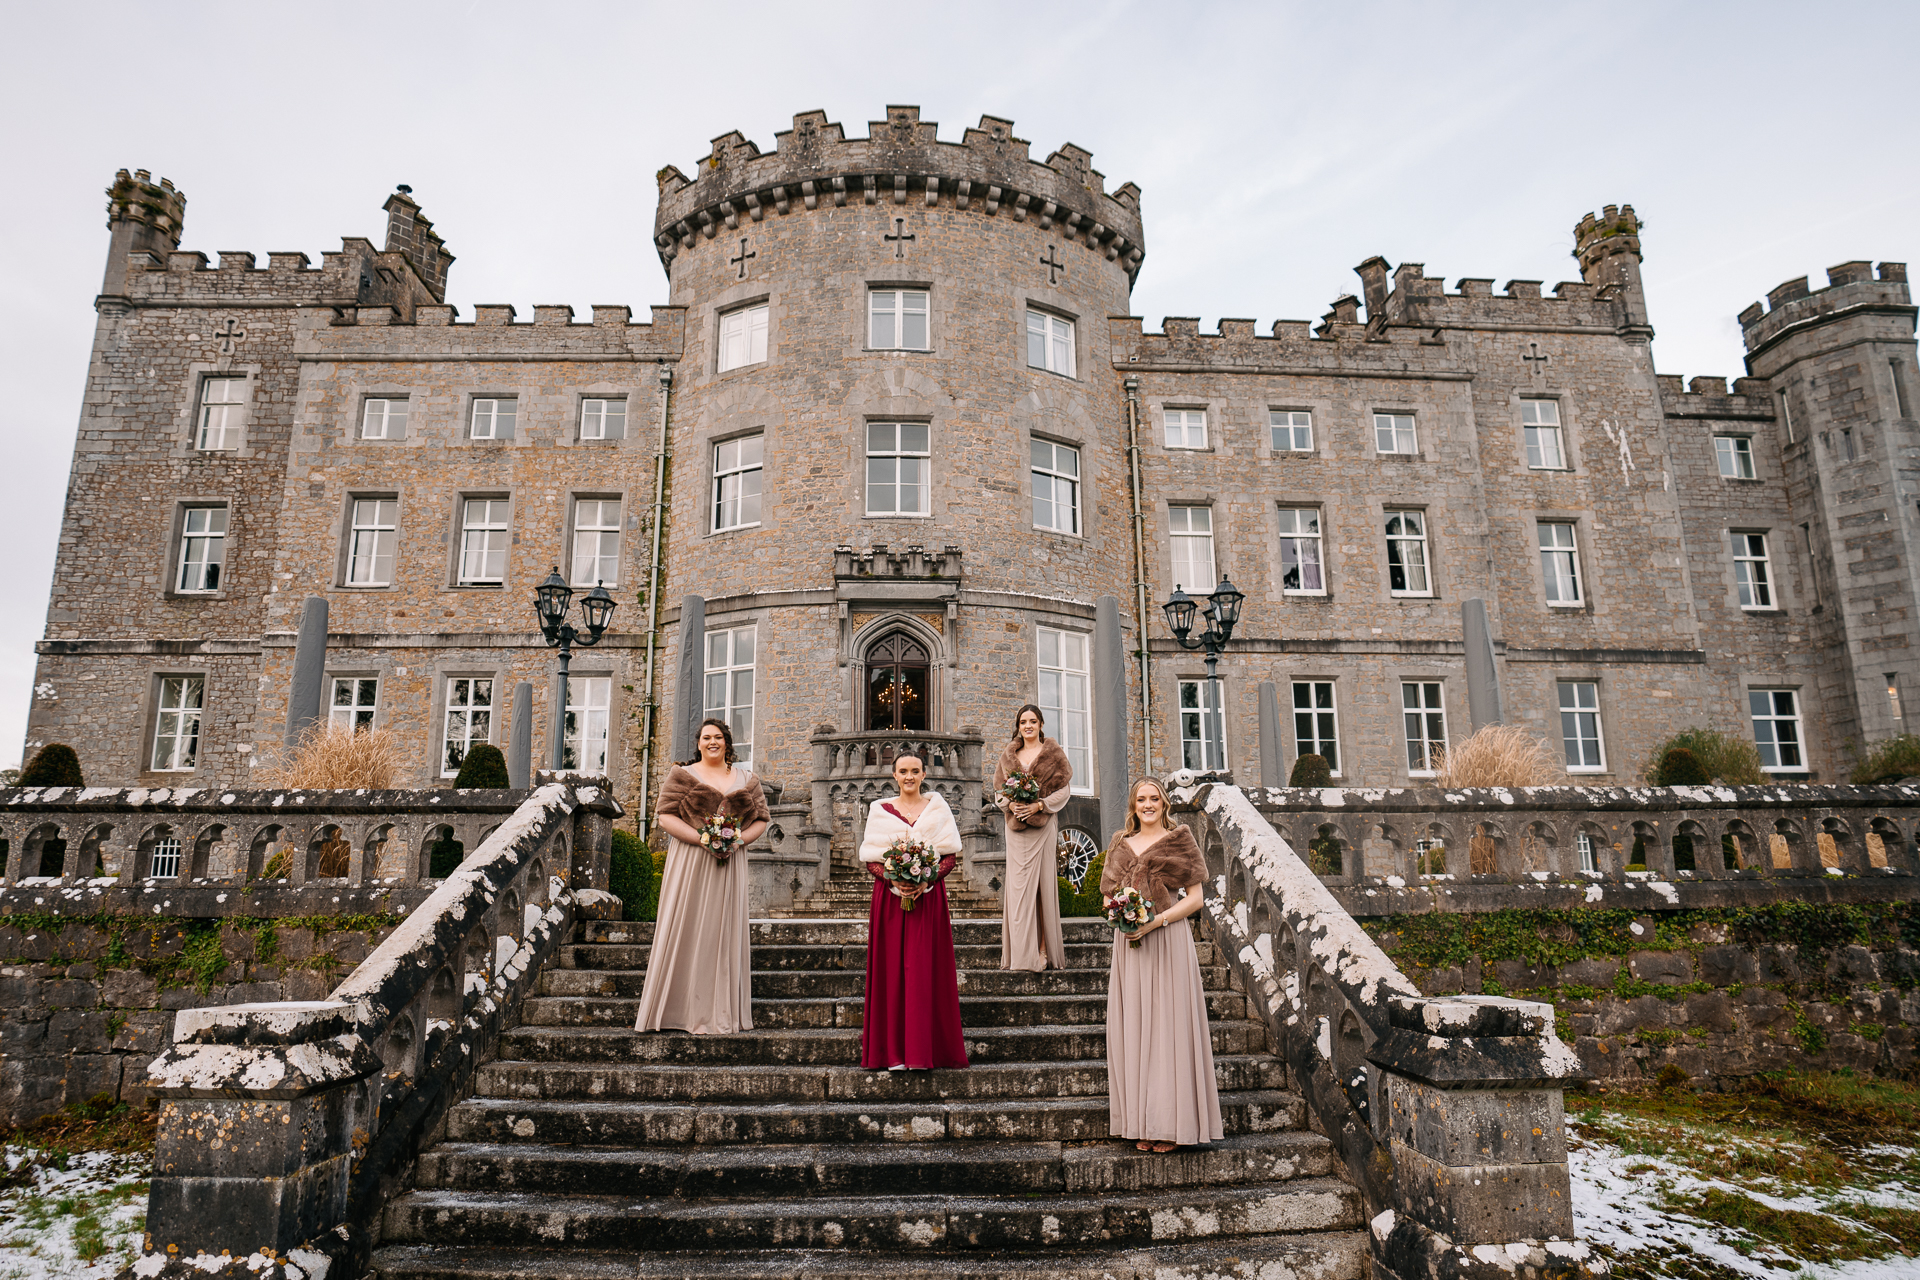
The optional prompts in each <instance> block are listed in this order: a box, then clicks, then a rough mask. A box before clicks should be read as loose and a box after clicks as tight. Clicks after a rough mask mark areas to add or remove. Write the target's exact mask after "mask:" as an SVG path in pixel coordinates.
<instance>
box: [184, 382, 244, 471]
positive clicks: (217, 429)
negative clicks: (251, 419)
mask: <svg viewBox="0 0 1920 1280" xmlns="http://www.w3.org/2000/svg"><path fill="white" fill-rule="evenodd" d="M246 390H247V380H246V379H245V378H207V379H204V380H203V381H202V382H201V383H200V433H199V440H198V443H197V445H196V446H195V447H196V448H200V449H205V450H207V451H208V452H210V453H211V452H216V451H219V450H225V449H238V448H239V447H240V420H241V415H242V414H244V413H245V412H246Z"/></svg>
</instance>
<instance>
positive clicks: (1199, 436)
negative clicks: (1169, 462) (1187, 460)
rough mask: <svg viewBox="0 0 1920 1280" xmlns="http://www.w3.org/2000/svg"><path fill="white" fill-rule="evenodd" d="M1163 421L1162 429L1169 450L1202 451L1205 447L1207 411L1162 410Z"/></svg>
mask: <svg viewBox="0 0 1920 1280" xmlns="http://www.w3.org/2000/svg"><path fill="white" fill-rule="evenodd" d="M1161 416H1162V418H1164V419H1165V421H1164V423H1163V429H1164V430H1165V432H1166V441H1167V448H1169V449H1204V448H1206V447H1207V411H1206V410H1205V409H1163V410H1162V411H1161Z"/></svg>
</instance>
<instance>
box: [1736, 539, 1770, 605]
mask: <svg viewBox="0 0 1920 1280" xmlns="http://www.w3.org/2000/svg"><path fill="white" fill-rule="evenodd" d="M1727 546H1728V550H1729V551H1730V552H1731V554H1732V556H1733V589H1734V594H1735V596H1736V598H1737V599H1738V600H1739V601H1740V608H1741V609H1742V611H1744V612H1747V613H1770V612H1772V611H1773V610H1775V609H1778V608H1779V607H1780V606H1779V603H1778V601H1777V600H1776V599H1775V594H1776V593H1775V592H1774V589H1773V561H1772V557H1771V556H1770V555H1769V554H1768V549H1767V535H1766V534H1765V533H1754V532H1751V531H1748V530H1742V529H1735V530H1732V531H1730V532H1729V533H1728V534H1727ZM1756 548H1757V549H1756Z"/></svg>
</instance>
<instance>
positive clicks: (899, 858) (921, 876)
mask: <svg viewBox="0 0 1920 1280" xmlns="http://www.w3.org/2000/svg"><path fill="white" fill-rule="evenodd" d="M880 870H881V873H882V874H883V875H885V876H886V878H887V879H889V880H891V881H893V882H894V883H895V884H911V885H921V886H923V887H924V886H926V885H930V884H932V883H933V882H934V881H935V880H938V879H939V878H940V855H938V854H936V853H935V852H934V851H933V849H932V847H931V846H929V845H927V844H926V843H925V842H923V841H920V840H915V839H914V838H913V837H912V836H895V837H894V839H893V843H892V844H891V845H890V846H888V848H887V851H886V852H885V853H883V854H881V855H880ZM917 901H919V899H918V898H901V899H900V909H901V910H902V911H911V910H913V904H914V903H915V902H917Z"/></svg>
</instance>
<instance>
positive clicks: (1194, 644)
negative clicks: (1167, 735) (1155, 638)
mask: <svg viewBox="0 0 1920 1280" xmlns="http://www.w3.org/2000/svg"><path fill="white" fill-rule="evenodd" d="M1246 598H1247V596H1246V593H1245V592H1243V591H1241V590H1240V589H1238V588H1237V587H1235V586H1234V585H1233V581H1232V580H1231V579H1229V578H1228V577H1226V576H1225V575H1224V574H1223V575H1221V578H1220V585H1219V586H1217V587H1215V588H1214V589H1213V594H1212V595H1210V596H1208V597H1207V607H1206V608H1205V609H1203V610H1200V611H1201V612H1202V613H1204V614H1205V615H1206V618H1207V629H1206V630H1205V631H1202V632H1201V633H1200V634H1199V636H1198V637H1196V638H1194V639H1191V640H1189V639H1188V638H1187V637H1188V636H1189V634H1191V632H1192V631H1193V615H1194V611H1195V610H1196V609H1198V608H1199V601H1197V600H1195V599H1194V598H1193V597H1192V596H1190V595H1188V594H1187V593H1186V592H1184V591H1182V590H1181V589H1180V584H1179V583H1177V582H1176V583H1174V585H1173V595H1172V596H1171V597H1169V598H1168V600H1167V602H1166V603H1165V604H1163V605H1161V606H1160V607H1161V609H1163V610H1164V611H1165V612H1166V615H1167V627H1168V628H1169V629H1170V630H1171V631H1172V632H1173V638H1174V639H1175V640H1178V641H1179V642H1180V647H1181V648H1182V649H1205V650H1206V651H1207V697H1208V700H1209V701H1211V702H1212V703H1213V712H1214V714H1215V715H1218V716H1221V717H1222V718H1223V719H1224V717H1225V715H1226V706H1225V704H1224V703H1223V702H1222V700H1221V697H1220V672H1219V664H1220V651H1221V650H1222V649H1224V648H1226V647H1227V641H1229V640H1231V639H1233V628H1234V627H1235V626H1236V625H1237V624H1238V623H1239V621H1240V602H1241V601H1242V600H1245V599H1246ZM1200 714H1201V722H1202V724H1203V725H1204V724H1205V717H1206V709H1205V708H1202V710H1201V713H1200ZM1203 762H1204V761H1203ZM1223 763H1224V762H1223Z"/></svg>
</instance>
